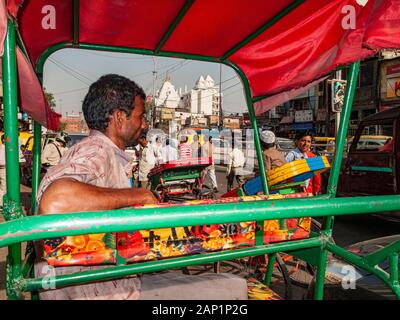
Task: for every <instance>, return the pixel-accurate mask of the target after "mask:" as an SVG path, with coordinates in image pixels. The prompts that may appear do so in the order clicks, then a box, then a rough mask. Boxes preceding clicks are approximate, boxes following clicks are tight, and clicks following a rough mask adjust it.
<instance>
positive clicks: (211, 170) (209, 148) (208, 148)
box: [201, 136, 218, 192]
mask: <svg viewBox="0 0 400 320" xmlns="http://www.w3.org/2000/svg"><path fill="white" fill-rule="evenodd" d="M201 157H207V158H210V159H211V161H212V163H211V165H209V166H208V167H206V168H205V169H204V174H205V176H207V175H208V176H209V177H210V180H211V184H212V188H213V190H214V192H218V184H217V176H216V175H215V165H214V146H213V143H212V136H209V137H208V141H207V142H206V143H204V145H203V146H202V148H201Z"/></svg>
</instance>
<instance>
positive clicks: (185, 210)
mask: <svg viewBox="0 0 400 320" xmlns="http://www.w3.org/2000/svg"><path fill="white" fill-rule="evenodd" d="M303 2H304V0H303V1H294V2H293V4H292V5H290V6H289V7H287V8H286V9H285V10H283V11H282V12H281V13H279V14H278V15H277V16H276V17H274V18H273V19H271V21H268V22H267V23H266V24H265V25H264V26H262V27H261V28H260V29H259V30H256V31H255V32H253V34H251V35H249V36H248V37H246V38H245V39H244V40H243V41H242V42H240V43H239V44H237V45H236V46H234V47H233V48H232V49H231V50H229V51H228V52H227V53H226V54H224V55H223V56H222V57H219V58H216V57H209V56H201V55H194V54H184V53H177V52H166V51H162V50H161V49H162V47H163V45H164V43H165V42H166V41H167V39H168V38H169V36H170V35H171V34H172V32H173V31H174V29H175V28H176V26H177V25H178V23H179V22H180V20H181V19H182V18H183V17H184V15H185V13H186V12H187V11H188V10H190V7H191V6H192V4H193V1H192V0H188V1H186V2H185V4H184V6H183V8H182V9H181V11H180V13H179V14H178V16H177V17H176V19H175V20H174V21H173V23H172V24H171V26H170V28H169V29H168V31H167V32H166V34H165V35H164V37H162V39H161V41H160V43H159V44H158V45H157V47H156V49H155V50H145V49H138V48H125V47H112V46H104V45H100V44H87V43H80V42H79V1H78V0H74V2H73V4H74V5H73V10H74V12H73V14H74V20H73V21H74V23H73V28H74V30H73V41H72V42H68V43H59V44H57V45H55V46H52V47H50V48H48V49H47V50H46V51H45V52H43V54H42V55H41V56H40V58H39V60H38V63H37V74H38V77H39V79H40V80H42V73H43V67H44V63H45V61H46V59H47V58H48V57H49V56H50V55H51V54H52V53H54V52H55V51H57V50H60V49H63V48H80V49H89V50H102V51H111V52H127V53H136V54H143V55H153V56H163V57H178V58H184V59H193V60H198V61H208V62H214V63H222V64H225V65H227V66H230V67H232V68H233V69H234V70H235V71H236V72H237V74H238V76H239V77H240V78H241V80H242V83H243V86H244V90H245V94H246V101H247V104H248V108H249V114H250V119H251V123H252V126H253V129H254V140H255V147H256V152H257V159H258V162H259V169H260V175H261V180H262V186H263V192H264V194H268V193H269V190H268V183H267V177H266V173H265V168H264V163H263V159H262V150H261V144H260V139H259V132H258V128H257V122H256V117H255V112H254V106H253V104H254V103H255V102H257V101H259V100H261V99H263V98H264V97H254V98H252V96H251V91H250V86H249V82H248V80H247V78H246V76H245V75H244V73H243V72H242V70H241V69H240V68H239V67H238V66H237V65H235V64H234V63H232V62H230V61H228V60H227V59H228V57H229V56H231V55H232V54H234V53H235V52H236V51H237V50H238V49H240V48H241V47H243V46H244V45H246V44H247V43H249V42H250V41H251V40H252V39H254V38H255V37H256V36H257V35H258V34H261V33H262V32H264V31H265V30H267V28H269V27H271V26H272V25H274V23H276V22H277V21H279V20H280V19H282V18H283V17H284V16H285V15H287V14H289V13H290V12H291V11H292V10H294V9H295V8H296V7H298V6H299V5H301V4H302V3H303ZM15 35H16V31H15V22H14V21H12V20H9V21H8V29H7V36H6V39H5V46H4V57H3V92H4V108H5V119H4V124H5V134H6V161H7V171H6V174H7V195H6V196H5V205H4V215H5V217H6V220H7V222H6V223H3V224H0V247H3V246H8V247H9V255H8V258H7V294H8V297H9V298H10V299H18V298H21V295H22V292H23V291H35V290H38V289H40V288H41V284H42V279H34V278H33V276H31V277H29V275H30V274H31V272H29V271H26V270H29V268H28V267H26V264H24V268H23V270H24V271H23V272H22V266H21V242H25V241H34V240H39V239H44V238H51V237H58V236H72V235H81V234H89V233H102V232H118V231H127V230H132V231H134V230H143V229H152V228H165V227H177V226H188V225H202V224H204V223H205V221H206V222H207V224H220V223H233V222H241V221H257V222H258V224H259V225H262V222H263V221H264V220H271V219H280V221H284V220H283V219H286V218H296V217H309V216H314V217H315V216H320V217H324V224H323V230H321V231H320V233H318V234H315V233H313V234H312V236H311V237H310V238H309V239H303V240H293V241H289V242H283V243H278V244H264V243H263V230H262V228H261V230H260V231H258V232H257V233H256V245H255V246H254V247H249V248H241V249H236V250H229V251H222V252H215V253H209V254H202V255H195V256H183V257H179V258H171V259H166V260H162V261H150V262H143V263H140V264H131V265H118V266H111V267H110V268H107V269H102V270H96V271H88V272H82V273H78V274H70V275H64V276H57V277H56V278H55V279H54V281H55V285H56V286H57V287H59V286H65V285H70V284H77V283H85V282H90V281H97V280H101V279H112V278H118V277H123V276H126V275H130V274H135V273H143V272H154V271H158V270H166V269H171V268H177V267H183V266H191V265H198V264H204V263H209V262H215V261H221V260H227V259H234V258H239V257H246V256H253V255H260V254H269V257H270V259H269V260H270V263H269V264H268V267H267V272H266V277H265V283H266V284H269V283H270V280H271V276H272V268H273V262H274V260H275V258H276V253H277V252H283V251H284V252H290V251H292V252H298V253H299V255H300V254H301V256H302V257H304V259H306V260H308V261H310V263H316V264H317V266H318V273H317V282H316V290H315V298H316V299H322V298H323V287H324V276H325V270H326V264H327V255H328V252H333V253H335V254H337V255H338V256H340V257H342V258H344V259H345V260H346V261H349V262H350V263H353V264H354V265H356V266H358V267H360V268H363V269H366V270H368V271H370V272H371V273H373V274H375V275H376V276H378V277H379V278H380V279H382V281H383V282H384V283H386V284H387V285H388V287H389V288H391V290H392V291H393V292H394V293H395V294H396V296H397V297H398V298H399V299H400V288H399V281H398V252H399V250H400V241H398V242H396V243H393V244H391V245H389V246H387V247H385V248H383V249H381V250H379V251H377V252H374V253H372V254H370V255H368V256H366V257H359V256H357V255H355V254H353V253H350V252H348V251H346V250H344V249H343V248H340V247H339V246H337V245H335V244H334V243H333V241H332V227H333V219H334V216H336V215H347V214H368V213H376V212H383V211H400V196H398V195H391V196H374V197H354V198H336V190H337V184H338V179H339V172H340V167H341V161H342V155H343V149H344V141H345V137H346V132H347V128H348V123H349V117H350V112H351V106H352V101H353V97H354V90H355V83H356V79H357V75H358V71H359V67H360V64H359V62H356V63H354V64H353V65H352V66H351V69H350V77H349V81H348V85H347V88H346V95H345V105H344V108H343V112H342V117H341V124H340V127H339V132H338V136H337V137H336V141H337V145H336V146H337V147H336V151H335V161H334V163H333V165H332V172H331V175H330V179H329V183H328V194H327V195H323V196H318V197H313V198H303V199H286V200H274V201H272V200H271V201H253V202H240V203H235V204H234V205H232V204H214V205H208V206H207V210H204V206H199V205H194V206H184V207H166V208H143V209H141V210H137V209H120V210H110V211H97V212H85V213H71V214H63V215H61V214H60V215H43V216H35V215H33V216H30V217H23V216H22V209H21V201H20V191H19V167H18V141H17V137H18V130H17V122H16V121H17V96H18V92H17V86H16V84H17V72H16V56H15V48H16V43H15ZM18 39H19V38H18ZM19 45H22V41H21V40H20V41H19ZM40 138H41V126H40V125H39V124H38V123H35V124H34V164H33V167H34V168H33V169H34V170H33V172H34V173H33V188H32V210H33V212H35V210H36V203H35V198H36V193H37V189H38V185H39V177H40V150H41V146H40V142H41V139H40ZM315 253H317V255H318V259H316V257H315V255H314V256H312V254H315ZM384 259H389V264H390V273H386V272H384V271H383V270H381V269H380V268H379V267H378V266H377V265H378V264H379V262H381V261H383V260H384ZM120 262H121V261H120ZM121 264H124V263H123V261H122V262H121Z"/></svg>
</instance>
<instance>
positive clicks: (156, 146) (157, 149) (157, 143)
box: [151, 136, 162, 165]
mask: <svg viewBox="0 0 400 320" xmlns="http://www.w3.org/2000/svg"><path fill="white" fill-rule="evenodd" d="M151 145H152V147H153V151H154V156H155V157H156V165H157V164H160V163H162V154H161V148H162V142H161V138H160V137H159V136H156V137H155V139H154V140H153V141H152V143H151Z"/></svg>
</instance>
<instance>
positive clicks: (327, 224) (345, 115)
mask: <svg viewBox="0 0 400 320" xmlns="http://www.w3.org/2000/svg"><path fill="white" fill-rule="evenodd" d="M359 70H360V61H357V62H355V63H353V64H352V65H351V67H350V73H349V79H348V81H347V85H346V92H345V96H344V106H343V110H342V114H341V119H340V124H339V131H338V134H337V137H336V148H335V157H334V159H335V160H334V162H333V164H332V169H331V174H330V176H329V181H328V187H327V191H328V195H329V196H331V197H335V196H336V193H337V186H338V181H339V175H340V169H341V166H342V159H343V151H344V145H345V141H346V134H347V130H348V127H349V121H350V114H351V108H352V106H353V100H354V93H355V89H356V84H357V78H358V73H359ZM333 221H334V217H333V216H329V217H326V218H325V219H324V222H323V229H325V230H332V227H333Z"/></svg>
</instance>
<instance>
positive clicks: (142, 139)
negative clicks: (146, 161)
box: [139, 138, 148, 148]
mask: <svg viewBox="0 0 400 320" xmlns="http://www.w3.org/2000/svg"><path fill="white" fill-rule="evenodd" d="M147 143H148V142H147V140H146V139H145V138H140V139H139V144H140V145H141V146H142V147H143V148H144V147H145V146H147Z"/></svg>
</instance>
